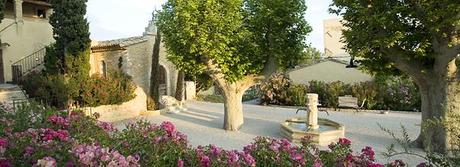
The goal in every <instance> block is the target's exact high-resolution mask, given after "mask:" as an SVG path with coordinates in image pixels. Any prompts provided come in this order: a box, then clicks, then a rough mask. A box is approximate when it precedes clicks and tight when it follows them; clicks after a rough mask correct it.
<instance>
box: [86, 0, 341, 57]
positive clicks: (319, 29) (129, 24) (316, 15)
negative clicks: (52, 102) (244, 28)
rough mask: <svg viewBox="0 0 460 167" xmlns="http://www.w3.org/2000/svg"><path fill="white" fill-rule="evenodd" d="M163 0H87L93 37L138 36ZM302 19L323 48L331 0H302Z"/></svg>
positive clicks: (331, 15) (310, 37)
mask: <svg viewBox="0 0 460 167" xmlns="http://www.w3.org/2000/svg"><path fill="white" fill-rule="evenodd" d="M165 1H166V0H90V1H89V2H88V4H87V5H88V13H87V15H88V21H89V22H90V31H91V38H92V39H93V40H109V39H116V38H124V37H130V36H139V35H142V33H143V32H144V29H145V27H146V26H147V24H148V21H149V20H150V19H151V17H152V11H153V10H154V9H160V7H161V4H163V3H164V2H165ZM306 2H307V6H308V11H307V14H306V19H307V21H308V23H309V24H310V25H311V26H312V27H313V32H312V33H311V34H310V35H309V37H308V38H307V41H308V42H309V43H311V44H312V45H313V46H314V47H316V48H317V49H319V50H320V51H323V50H324V42H323V20H324V19H329V18H336V17H337V16H335V15H333V14H329V13H328V11H327V9H328V6H329V4H331V2H332V0H306Z"/></svg>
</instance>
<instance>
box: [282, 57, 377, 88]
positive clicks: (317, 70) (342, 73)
mask: <svg viewBox="0 0 460 167" xmlns="http://www.w3.org/2000/svg"><path fill="white" fill-rule="evenodd" d="M347 65H348V64H347V62H341V61H339V60H334V59H328V60H324V61H322V62H320V63H317V64H314V65H311V66H306V67H300V68H297V69H294V70H291V71H289V72H288V74H289V78H291V80H292V81H293V82H294V83H296V84H307V83H308V82H310V81H314V80H316V81H323V82H335V81H342V82H344V83H359V82H365V81H372V80H373V77H372V76H370V75H368V74H366V73H364V72H362V71H360V70H358V69H356V68H346V66H347Z"/></svg>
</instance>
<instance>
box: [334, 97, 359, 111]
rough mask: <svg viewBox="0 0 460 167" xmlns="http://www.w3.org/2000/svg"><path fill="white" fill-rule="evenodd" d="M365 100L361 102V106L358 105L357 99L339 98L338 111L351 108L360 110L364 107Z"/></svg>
mask: <svg viewBox="0 0 460 167" xmlns="http://www.w3.org/2000/svg"><path fill="white" fill-rule="evenodd" d="M365 101H366V100H364V101H363V104H362V105H361V106H359V105H358V98H356V97H353V96H340V97H339V106H338V107H339V110H340V108H352V109H356V111H358V109H361V108H362V106H363V105H364V103H365Z"/></svg>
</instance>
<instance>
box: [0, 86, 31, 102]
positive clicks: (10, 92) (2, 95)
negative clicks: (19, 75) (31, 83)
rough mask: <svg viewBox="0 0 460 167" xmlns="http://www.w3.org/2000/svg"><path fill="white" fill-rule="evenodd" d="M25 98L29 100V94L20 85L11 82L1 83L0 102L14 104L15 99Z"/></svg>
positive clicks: (23, 99) (22, 99)
mask: <svg viewBox="0 0 460 167" xmlns="http://www.w3.org/2000/svg"><path fill="white" fill-rule="evenodd" d="M25 100H27V96H26V94H24V92H23V91H22V90H21V88H20V87H19V86H17V85H11V84H1V85H0V102H3V103H11V104H12V103H14V102H15V101H25Z"/></svg>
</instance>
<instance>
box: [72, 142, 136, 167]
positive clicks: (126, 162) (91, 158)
mask: <svg viewBox="0 0 460 167" xmlns="http://www.w3.org/2000/svg"><path fill="white" fill-rule="evenodd" d="M72 153H73V155H75V156H76V157H78V162H79V163H81V164H83V165H86V166H108V167H117V166H119V167H136V166H139V164H138V161H139V157H133V156H128V157H125V156H123V155H121V154H120V153H118V151H116V150H113V149H110V148H102V147H101V146H100V145H98V144H92V145H86V144H83V145H76V146H74V147H73V148H72Z"/></svg>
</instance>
